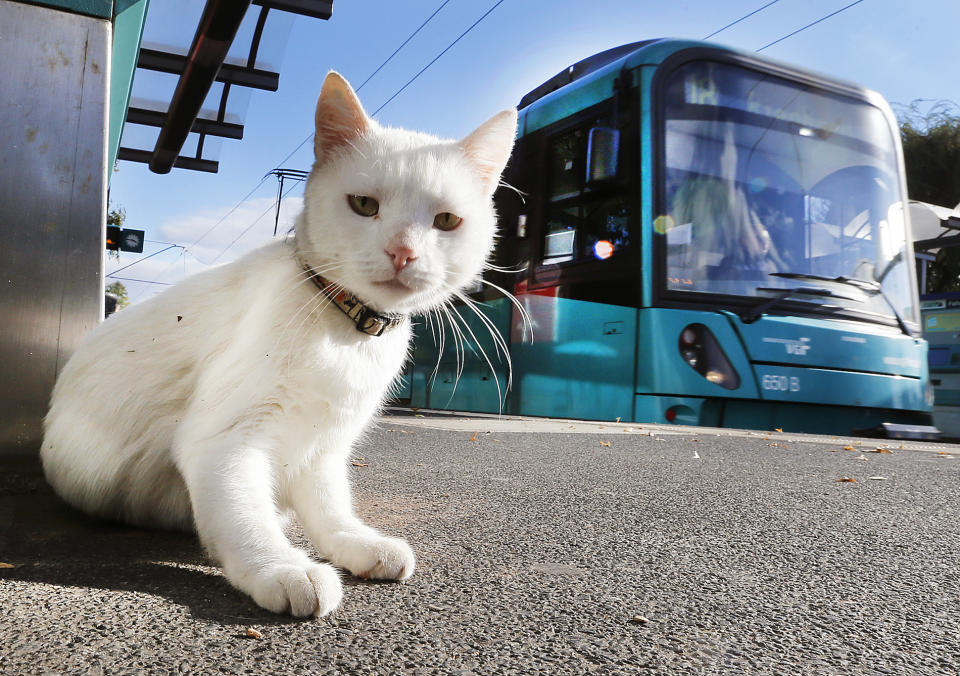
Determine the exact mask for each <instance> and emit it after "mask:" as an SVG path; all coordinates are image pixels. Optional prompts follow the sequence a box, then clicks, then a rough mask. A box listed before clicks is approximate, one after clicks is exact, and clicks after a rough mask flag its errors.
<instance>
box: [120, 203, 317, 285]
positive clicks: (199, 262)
mask: <svg viewBox="0 0 960 676" xmlns="http://www.w3.org/2000/svg"><path fill="white" fill-rule="evenodd" d="M276 205H277V201H276V199H273V198H269V197H263V198H258V199H252V200H248V201H246V202H244V203H243V204H241V205H240V206H239V207H237V208H236V209H235V210H234V211H232V212H229V210H230V207H228V206H227V207H220V208H204V209H203V210H201V211H198V212H196V213H194V214H190V215H189V216H186V217H182V218H177V219H173V220H169V221H167V222H165V223H163V224H162V225H160V226H159V227H158V228H156V229H154V230H151V231H149V232H147V233H146V239H147V242H146V244H145V246H144V250H143V253H142V254H131V253H121V254H120V260H119V262H118V261H115V260H112V259H108V260H107V265H106V270H107V273H108V274H109V273H111V272H116V277H120V278H126V279H125V280H124V279H121V280H120V281H122V282H123V284H124V286H126V288H127V290H128V292H129V294H130V299H131V301H132V302H137V301H141V300H144V299H146V298H149V297H150V296H153V295H155V294H157V293H159V292H161V291H163V290H164V289H166V288H168V286H167V285H169V284H175V283H176V282H178V281H179V280H181V279H183V278H184V277H186V276H189V275H191V274H194V273H197V272H199V271H201V270H205V269H207V268H209V267H212V266H214V265H222V264H223V263H229V262H230V261H233V260H236V259H237V258H239V257H241V256H242V255H243V254H245V253H247V252H248V251H250V250H252V249H254V248H256V247H258V246H261V245H262V244H265V243H266V242H268V241H270V240H271V239H272V238H273V229H274V221H275V218H276V213H277V211H276ZM302 209H303V197H299V196H298V197H285V198H284V199H283V201H282V204H281V208H280V218H279V221H277V237H283V236H285V235H286V234H287V232H288V231H289V230H290V229H291V228H292V227H293V225H294V223H295V221H296V219H297V216H298V215H299V214H300V211H301V210H302ZM228 212H229V213H228ZM225 214H226V216H225ZM170 244H176V245H178V246H177V247H173V248H168V247H169V246H170ZM184 248H185V249H186V251H184ZM164 249H167V250H166V251H163V250H164ZM158 252H162V253H158ZM151 254H156V255H154V256H152V257H149V258H148V256H151ZM131 263H133V264H135V265H132V266H131V267H130V268H128V269H120V268H123V267H124V266H127V265H130V264H131ZM114 279H115V277H110V278H108V279H107V283H110V282H111V281H113V280H114ZM132 280H142V281H132Z"/></svg>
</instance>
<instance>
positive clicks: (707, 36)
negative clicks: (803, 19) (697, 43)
mask: <svg viewBox="0 0 960 676" xmlns="http://www.w3.org/2000/svg"><path fill="white" fill-rule="evenodd" d="M778 2H780V0H770V2H768V3H767V4H765V5H764V6H763V7H760V8H758V9H755V10H753V11H752V12H750V13H749V14H744V15H743V16H741V17H740V18H739V19H737V20H736V21H731V22H730V23H728V24H727V25H726V26H724V27H723V28H718V29H717V30H715V31H713V32H712V33H710V35H706V36H704V37H703V38H701V39H702V40H709V39H710V38H712V37H713V36H714V35H719V34H720V33H722V32H723V31H725V30H727V29H728V28H732V27H733V26H736V25H737V24H738V23H740V22H741V21H745V20H746V19H749V18H750V17H751V16H753V15H754V14H757V13H759V12H762V11H763V10H765V9H766V8H767V7H769V6H770V5H775V4H777V3H778Z"/></svg>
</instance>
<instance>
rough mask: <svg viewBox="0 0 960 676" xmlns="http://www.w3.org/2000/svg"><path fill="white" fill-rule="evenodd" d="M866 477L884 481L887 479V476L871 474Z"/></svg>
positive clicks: (871, 479)
mask: <svg viewBox="0 0 960 676" xmlns="http://www.w3.org/2000/svg"><path fill="white" fill-rule="evenodd" d="M867 478H868V479H870V481H886V480H887V477H885V476H871V477H867Z"/></svg>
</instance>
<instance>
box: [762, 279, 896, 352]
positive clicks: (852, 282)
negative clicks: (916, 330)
mask: <svg viewBox="0 0 960 676" xmlns="http://www.w3.org/2000/svg"><path fill="white" fill-rule="evenodd" d="M770 275H771V276H772V277H783V278H784V279H814V280H817V281H820V282H837V283H838V284H846V285H847V286H854V287H856V288H858V289H862V290H863V291H866V292H867V293H869V294H871V295H873V296H880V297H881V298H882V299H883V300H884V302H886V304H887V307H889V308H890V311H891V312H892V313H893V317H894V319H896V320H897V326H899V327H900V330H901V331H903V332H904V333H905V334H907V335H908V336H910V337H911V338H913V337H914V334H913V331H911V330H910V327H909V326H907V323H906V322H905V321H903V317H901V316H900V313H899V312H898V311H897V308H896V306H895V305H894V304H893V301H891V300H890V297H889V296H888V295H887V294H885V293H884V292H883V287H882V286H881V285H880V282H871V281H868V280H866V279H856V278H854V277H844V276H843V275H839V276H838V277H827V276H825V275H811V274H807V273H805V272H771V273H770Z"/></svg>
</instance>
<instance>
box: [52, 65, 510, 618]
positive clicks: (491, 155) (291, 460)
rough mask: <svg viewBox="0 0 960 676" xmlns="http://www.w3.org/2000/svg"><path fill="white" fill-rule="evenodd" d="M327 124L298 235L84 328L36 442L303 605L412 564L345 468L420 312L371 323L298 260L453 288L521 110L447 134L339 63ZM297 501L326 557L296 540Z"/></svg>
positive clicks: (484, 244)
mask: <svg viewBox="0 0 960 676" xmlns="http://www.w3.org/2000/svg"><path fill="white" fill-rule="evenodd" d="M316 122H317V133H316V146H315V152H316V158H317V159H316V163H315V165H314V167H313V171H312V172H311V174H310V177H309V180H308V181H307V186H306V192H305V206H304V210H303V213H302V214H301V215H300V217H299V220H298V221H297V226H296V234H295V237H294V238H293V239H292V241H275V242H271V243H270V244H268V245H266V246H264V247H262V248H260V249H258V250H256V251H254V252H252V253H250V254H249V255H247V256H245V257H243V258H241V259H240V260H237V261H236V262H233V263H230V264H227V265H223V266H221V267H218V268H215V269H211V270H208V271H206V272H203V273H200V274H198V275H195V276H194V277H191V278H188V279H187V280H185V281H183V282H182V283H180V284H178V285H176V286H174V287H172V288H171V289H170V290H168V291H165V292H164V293H162V294H159V295H158V296H156V297H155V298H153V299H150V300H148V301H145V302H143V303H139V304H137V305H134V306H132V307H130V308H128V309H125V310H123V311H121V312H119V313H117V314H116V315H115V316H114V317H111V318H110V319H108V320H107V321H105V322H104V323H103V324H102V325H100V326H99V327H98V328H97V329H96V330H94V331H92V332H91V333H90V335H89V336H87V337H86V338H85V339H84V341H83V342H82V344H81V345H80V346H79V347H78V349H77V351H76V352H75V354H74V355H73V356H72V358H71V359H70V360H69V362H68V363H67V365H66V366H65V368H64V369H63V372H62V373H61V374H60V377H59V379H58V381H57V384H56V387H55V389H54V393H53V398H52V403H51V408H50V411H49V414H48V415H47V418H46V421H45V437H44V442H43V447H42V450H41V458H42V461H43V467H44V470H45V472H46V476H47V478H48V480H49V482H50V484H51V485H52V486H53V487H54V488H55V489H56V491H57V492H58V493H59V494H60V495H61V496H62V497H63V498H64V499H65V500H67V501H68V502H70V503H71V504H73V505H75V506H77V507H79V508H81V509H83V510H85V511H87V512H89V513H92V514H97V515H101V516H106V517H112V518H119V519H122V520H125V521H127V522H130V523H134V524H142V525H153V526H160V527H164V528H177V529H195V530H196V531H197V532H198V534H199V535H200V538H201V540H202V542H203V544H204V546H205V547H206V548H207V550H208V551H209V552H210V554H211V555H212V556H213V557H214V558H215V559H216V560H217V561H218V562H219V563H220V564H221V565H222V567H223V571H224V574H225V575H226V577H227V579H228V580H230V582H231V583H232V584H233V585H235V586H236V587H238V588H239V589H241V590H242V591H244V592H246V593H248V594H249V595H250V596H252V597H253V599H254V600H255V601H256V602H257V603H258V604H259V605H261V606H263V607H264V608H267V609H269V610H272V611H274V612H278V613H283V612H289V613H292V614H293V615H298V616H306V615H318V616H319V615H324V614H326V613H328V612H330V611H331V610H333V609H334V608H336V607H337V605H338V604H339V603H340V600H341V597H342V588H341V583H340V579H339V577H338V575H337V572H336V570H335V569H334V566H337V567H340V568H345V569H346V570H348V571H350V572H351V573H353V574H354V575H358V576H361V577H371V578H383V579H405V578H407V577H409V576H410V575H411V574H412V572H413V569H414V555H413V551H412V550H411V548H410V546H409V545H408V544H407V543H406V542H405V541H404V540H401V539H397V538H391V537H386V536H384V535H382V534H381V533H379V532H378V531H376V530H374V529H373V528H371V527H369V526H367V525H365V524H364V523H363V522H361V521H360V520H359V519H358V518H357V517H356V516H355V514H354V512H353V508H352V504H351V497H350V488H349V483H348V464H349V456H350V452H351V447H352V445H353V444H354V442H355V441H356V440H357V439H358V437H359V436H360V434H361V433H362V431H363V430H364V428H365V427H366V425H367V424H368V422H369V421H370V419H371V418H372V417H373V416H374V415H375V413H376V412H377V411H378V408H379V406H380V405H381V404H382V402H383V400H384V397H385V394H386V392H387V391H388V389H389V387H390V385H391V383H392V381H393V380H394V378H395V377H396V374H397V373H398V371H399V370H400V368H401V366H402V363H403V361H404V358H405V356H406V353H407V348H408V342H409V338H410V322H409V319H408V318H406V319H404V320H403V322H402V323H401V324H400V326H399V327H397V328H396V329H394V330H392V331H388V332H387V333H385V334H383V335H382V336H370V335H366V334H364V333H361V332H360V331H358V330H357V328H356V326H355V325H354V324H353V323H352V322H351V321H350V320H349V319H348V318H347V317H346V316H345V315H344V314H343V313H342V312H340V311H339V310H338V309H337V308H336V307H333V306H331V305H330V304H329V303H328V301H327V300H326V298H325V297H324V296H322V295H320V294H319V292H318V289H317V288H316V287H315V286H314V284H313V283H312V282H311V281H310V280H309V279H308V278H307V277H306V275H305V274H304V272H303V269H302V268H301V265H300V262H299V261H303V262H306V263H307V264H309V265H310V266H311V267H312V268H314V269H315V270H317V271H319V272H320V273H321V274H323V275H324V276H325V277H326V278H327V279H328V280H330V281H331V282H333V283H335V284H337V285H339V286H342V287H344V288H346V289H347V290H349V291H350V292H352V293H354V294H355V295H357V296H358V297H360V298H361V299H363V300H364V301H365V302H366V303H367V304H368V305H369V306H370V307H372V308H375V309H377V310H379V311H386V312H394V313H402V314H405V315H409V314H410V313H414V312H423V311H425V310H428V309H430V308H433V307H436V306H438V305H439V304H441V303H443V302H444V301H445V300H446V299H447V298H449V297H450V294H451V293H452V291H453V290H454V289H462V288H463V287H465V286H466V285H468V284H469V283H471V282H472V281H473V280H475V279H476V278H477V277H478V275H479V274H480V272H481V269H482V266H483V264H484V261H485V259H486V257H487V255H488V253H489V251H490V249H491V247H492V242H493V239H494V232H495V228H496V217H495V214H494V212H493V207H492V199H491V198H492V194H493V191H494V189H495V188H496V185H497V182H498V180H499V175H500V173H501V171H502V169H503V167H504V165H505V163H506V161H507V158H508V156H509V153H510V149H511V147H512V144H513V138H514V135H515V132H516V112H515V111H512V110H511V111H504V112H503V113H500V114H499V115H496V116H494V117H493V118H491V119H490V120H489V121H488V122H486V123H485V124H483V125H481V126H480V127H479V128H478V129H477V130H476V131H475V132H473V133H472V134H471V135H469V136H467V137H466V138H465V139H463V140H461V141H459V142H457V141H443V140H440V139H437V138H435V137H432V136H427V135H425V134H419V133H414V132H408V131H403V130H398V129H389V128H384V127H381V126H380V125H378V124H377V123H376V122H375V121H373V120H372V119H370V118H368V117H367V116H366V114H365V113H364V112H363V109H362V107H361V106H360V103H359V101H358V100H357V98H356V96H355V94H354V93H353V90H352V89H350V86H349V84H347V83H346V81H345V80H343V78H341V77H340V76H338V75H337V74H335V73H331V74H330V75H328V76H327V79H326V80H325V81H324V85H323V88H322V91H321V94H320V97H319V99H318V103H317V115H316ZM348 195H367V196H372V197H375V198H376V199H377V200H379V203H380V211H379V213H378V214H377V216H376V217H364V216H360V215H358V214H356V213H354V211H353V210H352V209H351V208H350V206H349V204H348V200H347V196H348ZM441 212H452V213H454V214H457V215H458V216H460V217H462V218H463V222H462V224H461V225H460V227H458V228H456V229H455V230H452V231H442V230H439V229H437V228H436V227H433V222H434V217H435V215H436V214H437V213H441ZM288 510H292V511H293V512H294V513H295V514H296V516H297V517H298V519H299V521H300V523H301V524H302V526H303V528H304V531H305V532H306V533H307V535H308V536H309V538H310V540H311V541H312V543H313V545H314V546H315V548H316V551H317V552H318V553H319V555H320V556H321V557H322V558H324V559H326V560H327V561H329V562H330V563H319V562H316V561H314V560H312V559H311V558H310V556H308V555H307V553H306V552H304V551H301V550H299V549H297V548H295V547H293V546H292V545H291V544H290V542H289V541H288V539H287V538H286V536H285V535H284V532H283V523H284V522H283V515H284V513H286V512H287V511H288ZM330 564H333V565H330Z"/></svg>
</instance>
